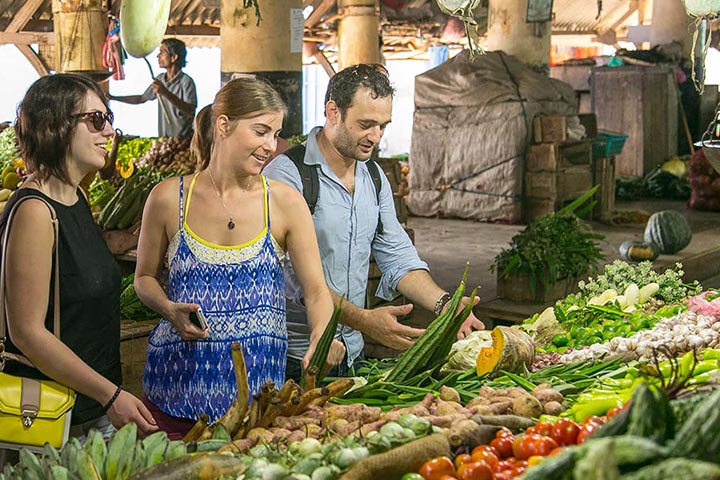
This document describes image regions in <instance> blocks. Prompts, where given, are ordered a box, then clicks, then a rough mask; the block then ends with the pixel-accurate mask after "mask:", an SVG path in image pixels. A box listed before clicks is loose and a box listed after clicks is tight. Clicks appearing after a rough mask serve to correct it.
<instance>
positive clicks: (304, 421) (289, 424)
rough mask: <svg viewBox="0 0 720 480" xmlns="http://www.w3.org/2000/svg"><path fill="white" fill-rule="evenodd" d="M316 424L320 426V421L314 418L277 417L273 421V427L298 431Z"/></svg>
mask: <svg viewBox="0 0 720 480" xmlns="http://www.w3.org/2000/svg"><path fill="white" fill-rule="evenodd" d="M309 424H315V425H320V419H317V418H313V417H307V416H303V417H275V420H273V426H275V427H280V428H286V429H288V430H297V429H298V428H301V427H303V426H305V425H309Z"/></svg>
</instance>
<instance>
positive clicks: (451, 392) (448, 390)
mask: <svg viewBox="0 0 720 480" xmlns="http://www.w3.org/2000/svg"><path fill="white" fill-rule="evenodd" d="M440 399H441V400H446V401H448V402H456V403H460V394H459V393H458V391H457V390H455V389H454V388H452V387H448V386H447V385H443V386H442V387H440Z"/></svg>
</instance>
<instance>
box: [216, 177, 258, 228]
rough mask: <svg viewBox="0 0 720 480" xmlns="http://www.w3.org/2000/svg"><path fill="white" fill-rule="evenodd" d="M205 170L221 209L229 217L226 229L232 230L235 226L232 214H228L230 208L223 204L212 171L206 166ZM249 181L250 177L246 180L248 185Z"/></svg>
mask: <svg viewBox="0 0 720 480" xmlns="http://www.w3.org/2000/svg"><path fill="white" fill-rule="evenodd" d="M207 172H208V177H210V182H211V183H212V186H213V190H215V195H217V197H218V200H220V204H221V205H222V207H223V209H225V213H227V216H228V218H229V219H230V221H228V223H227V229H228V230H232V229H233V228H235V222H234V221H233V218H232V215H231V214H230V210H228V208H227V206H226V205H225V202H224V201H223V199H222V196H221V195H220V191H219V190H218V188H217V185H215V179H214V178H213V176H212V173H210V169H209V168H208V170H207ZM251 182H252V178H251V179H250V181H249V182H248V185H250V183H251ZM240 188H242V187H240ZM244 191H247V190H246V189H244Z"/></svg>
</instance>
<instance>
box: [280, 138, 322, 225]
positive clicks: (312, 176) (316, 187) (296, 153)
mask: <svg viewBox="0 0 720 480" xmlns="http://www.w3.org/2000/svg"><path fill="white" fill-rule="evenodd" d="M283 155H286V156H287V157H288V158H289V159H290V160H292V162H293V163H294V164H295V167H297V169H298V172H299V173H300V179H301V180H302V186H303V191H302V194H303V197H304V198H305V203H307V205H308V208H309V209H310V214H311V215H312V214H313V213H315V205H317V200H318V194H319V193H320V180H319V179H318V172H317V165H308V164H306V163H305V145H302V144H299V145H293V146H292V147H290V148H289V149H287V150H285V151H284V152H283Z"/></svg>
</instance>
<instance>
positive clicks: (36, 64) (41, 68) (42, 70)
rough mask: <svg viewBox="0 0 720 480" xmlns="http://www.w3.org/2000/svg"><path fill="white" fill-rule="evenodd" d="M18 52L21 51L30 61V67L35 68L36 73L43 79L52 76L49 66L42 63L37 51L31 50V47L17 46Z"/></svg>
mask: <svg viewBox="0 0 720 480" xmlns="http://www.w3.org/2000/svg"><path fill="white" fill-rule="evenodd" d="M15 46H16V47H17V49H18V50H20V53H22V54H23V55H24V56H25V58H27V59H28V61H29V62H30V65H32V66H33V68H34V69H35V71H36V72H38V74H39V75H40V76H41V77H44V76H45V75H50V70H49V69H48V67H47V65H45V62H43V61H42V59H41V58H40V57H39V56H38V54H37V53H35V50H33V49H32V48H30V45H15Z"/></svg>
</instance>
